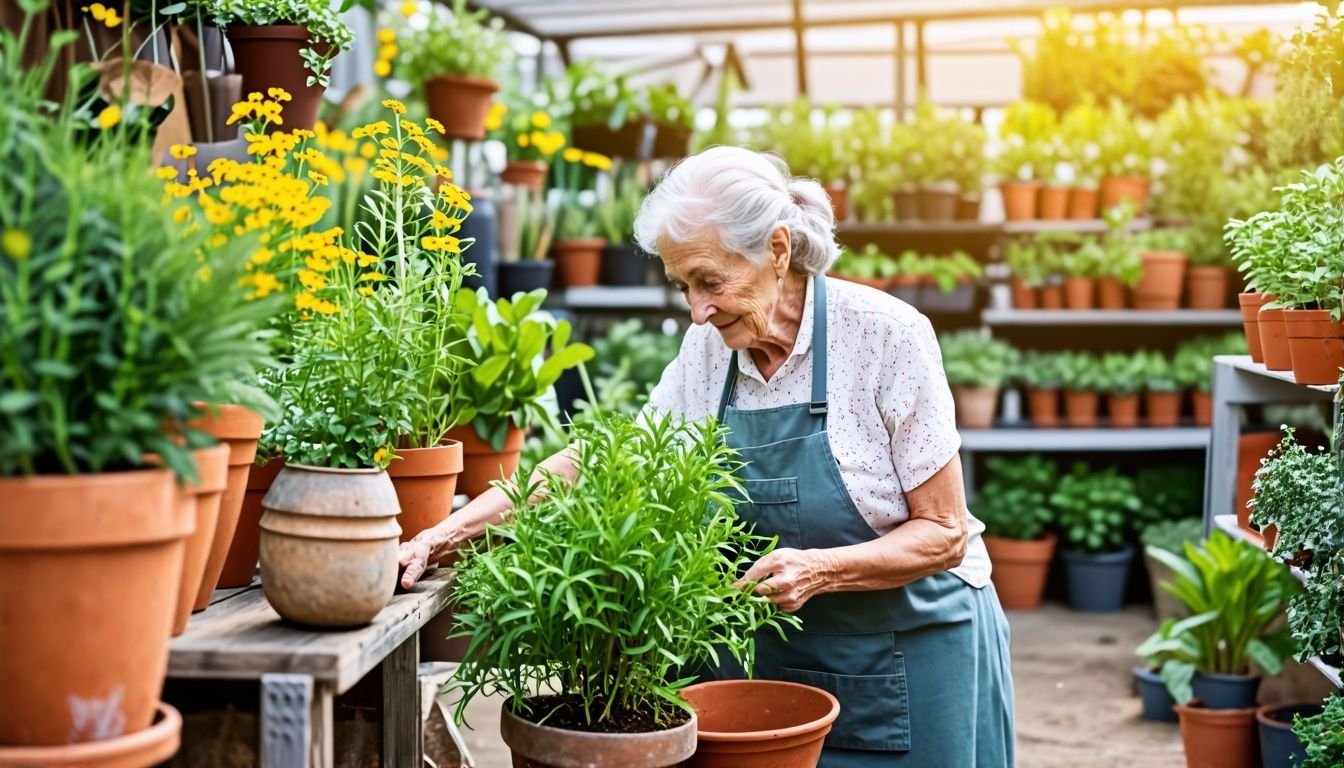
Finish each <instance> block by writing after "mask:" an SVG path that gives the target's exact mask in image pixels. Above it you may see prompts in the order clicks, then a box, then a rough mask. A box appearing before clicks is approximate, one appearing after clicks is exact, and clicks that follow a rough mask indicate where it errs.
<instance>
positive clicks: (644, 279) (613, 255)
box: [597, 163, 650, 285]
mask: <svg viewBox="0 0 1344 768" xmlns="http://www.w3.org/2000/svg"><path fill="white" fill-rule="evenodd" d="M645 192H646V189H645V186H644V184H643V183H642V182H641V181H640V180H639V176H638V169H637V168H636V166H635V165H634V164H633V163H628V164H626V165H623V166H621V167H620V168H619V169H618V170H617V171H616V173H614V174H612V178H611V189H609V190H608V194H607V195H606V197H603V198H602V199H601V200H599V201H598V203H597V221H598V225H599V226H600V227H601V231H602V236H603V237H604V238H606V240H607V245H606V247H605V248H603V249H602V276H601V280H602V284H603V285H646V284H647V283H648V282H649V270H650V266H649V264H650V259H649V256H648V254H646V253H644V251H643V250H641V249H640V247H639V246H637V245H635V217H636V216H637V215H639V207H640V205H642V204H643V203H644V194H645Z"/></svg>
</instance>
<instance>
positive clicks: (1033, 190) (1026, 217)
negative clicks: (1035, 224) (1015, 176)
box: [999, 181, 1041, 221]
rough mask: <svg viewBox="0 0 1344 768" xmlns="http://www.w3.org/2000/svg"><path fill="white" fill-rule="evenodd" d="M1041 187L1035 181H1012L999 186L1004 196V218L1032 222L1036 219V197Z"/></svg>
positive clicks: (1000, 192)
mask: <svg viewBox="0 0 1344 768" xmlns="http://www.w3.org/2000/svg"><path fill="white" fill-rule="evenodd" d="M1040 188H1041V185H1040V184H1039V183H1037V182H1034V181H1010V182H1004V183H1003V184H1000V185H999V194H1001V195H1003V216H1004V218H1005V219H1007V220H1008V221H1032V220H1034V219H1035V218H1036V195H1037V192H1038V191H1039V190H1040Z"/></svg>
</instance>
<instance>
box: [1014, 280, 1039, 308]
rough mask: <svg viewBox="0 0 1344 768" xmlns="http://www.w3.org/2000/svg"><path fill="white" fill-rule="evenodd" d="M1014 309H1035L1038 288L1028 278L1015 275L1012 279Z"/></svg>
mask: <svg viewBox="0 0 1344 768" xmlns="http://www.w3.org/2000/svg"><path fill="white" fill-rule="evenodd" d="M1011 285H1012V292H1013V309H1035V308H1036V289H1035V288H1033V287H1031V285H1030V284H1028V283H1027V281H1026V280H1023V279H1022V278H1020V277H1014V278H1013V280H1012V283H1011Z"/></svg>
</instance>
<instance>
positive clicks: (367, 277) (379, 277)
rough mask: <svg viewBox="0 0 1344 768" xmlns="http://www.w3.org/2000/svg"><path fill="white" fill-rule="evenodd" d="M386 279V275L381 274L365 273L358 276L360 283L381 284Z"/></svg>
mask: <svg viewBox="0 0 1344 768" xmlns="http://www.w3.org/2000/svg"><path fill="white" fill-rule="evenodd" d="M386 279H387V275H384V274H383V273H382V272H365V273H364V274H362V275H360V276H359V282H361V283H381V282H383V281H384V280H386Z"/></svg>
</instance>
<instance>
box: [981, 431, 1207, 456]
mask: <svg viewBox="0 0 1344 768" xmlns="http://www.w3.org/2000/svg"><path fill="white" fill-rule="evenodd" d="M1208 443H1209V430H1208V428H1207V427H1172V428H1112V429H1105V428H1099V429H1073V428H1069V427H1060V428H1057V429H1036V428H1014V427H1002V428H998V429H967V430H962V431H961V448H962V450H963V451H972V452H973V451H1182V450H1192V449H1202V448H1205V447H1206V446H1207V445H1208Z"/></svg>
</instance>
